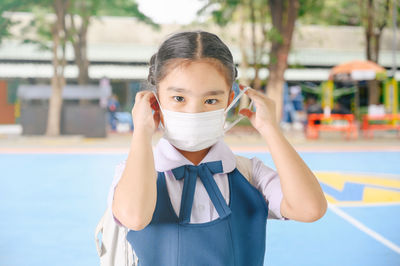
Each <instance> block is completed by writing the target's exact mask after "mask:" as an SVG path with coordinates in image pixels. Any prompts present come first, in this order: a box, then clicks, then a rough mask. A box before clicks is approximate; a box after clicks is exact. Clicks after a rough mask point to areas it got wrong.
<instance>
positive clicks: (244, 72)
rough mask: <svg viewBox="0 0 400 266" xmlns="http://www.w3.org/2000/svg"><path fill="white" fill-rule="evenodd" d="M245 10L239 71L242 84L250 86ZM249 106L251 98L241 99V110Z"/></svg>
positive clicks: (242, 10) (245, 96)
mask: <svg viewBox="0 0 400 266" xmlns="http://www.w3.org/2000/svg"><path fill="white" fill-rule="evenodd" d="M244 12H245V11H244V9H241V10H240V29H239V48H240V53H241V55H242V60H241V61H240V65H239V69H240V73H241V75H240V80H239V82H240V84H243V85H245V86H249V85H250V79H249V78H248V76H247V71H248V70H249V61H248V58H247V51H246V40H247V38H246V35H245V31H246V30H245V23H246V15H245V14H244ZM248 105H249V97H248V96H247V95H246V94H245V95H243V96H242V98H240V103H239V109H243V108H246V107H247V106H248Z"/></svg>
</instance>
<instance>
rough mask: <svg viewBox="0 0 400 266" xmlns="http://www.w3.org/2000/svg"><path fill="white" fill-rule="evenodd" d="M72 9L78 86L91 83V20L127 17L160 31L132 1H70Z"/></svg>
mask: <svg viewBox="0 0 400 266" xmlns="http://www.w3.org/2000/svg"><path fill="white" fill-rule="evenodd" d="M70 1H71V7H70V9H69V11H68V14H67V16H68V19H69V25H68V27H69V28H70V35H69V41H70V42H71V44H72V47H73V49H74V54H75V63H76V65H77V66H78V70H79V74H78V84H80V85H84V84H88V82H89V60H88V57H87V32H88V28H89V26H90V22H91V19H92V18H94V17H97V16H99V15H101V14H103V15H110V14H112V15H120V16H122V15H125V16H130V17H134V18H136V19H138V21H141V22H144V23H146V24H149V25H151V26H153V28H155V29H158V28H159V25H158V24H156V23H154V22H153V21H152V20H151V19H150V18H149V17H147V16H145V15H144V14H143V13H142V12H141V11H140V10H139V7H138V4H137V3H136V1H132V0H118V1H115V0H114V1H113V0H70Z"/></svg>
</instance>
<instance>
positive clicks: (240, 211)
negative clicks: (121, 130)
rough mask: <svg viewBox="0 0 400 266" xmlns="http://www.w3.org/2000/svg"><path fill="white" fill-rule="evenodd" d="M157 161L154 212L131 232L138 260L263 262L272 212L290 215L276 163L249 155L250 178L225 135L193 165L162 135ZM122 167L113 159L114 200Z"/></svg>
mask: <svg viewBox="0 0 400 266" xmlns="http://www.w3.org/2000/svg"><path fill="white" fill-rule="evenodd" d="M154 161H155V169H156V171H157V172H158V177H157V204H156V208H155V211H154V214H153V219H152V221H151V222H150V224H149V225H147V226H146V227H145V228H144V229H143V230H139V231H135V230H129V232H128V234H127V240H128V241H129V242H130V244H131V245H132V247H133V249H134V250H135V252H136V255H137V256H138V258H139V265H140V266H142V265H143V266H147V265H151V266H155V265H163V266H170V265H171V266H172V265H174V266H175V265H179V266H180V265H185V266H186V265H193V266H194V265H196V266H197V265H216V266H219V265H220V266H223V265H239V266H240V265H260V266H261V265H263V262H264V253H265V238H266V221H267V218H273V219H281V220H285V219H286V218H284V217H282V215H281V213H280V205H281V202H282V197H283V196H282V191H281V186H280V180H279V177H278V175H277V173H276V172H275V171H274V170H273V169H271V168H269V167H267V166H266V165H264V164H263V163H262V162H261V161H260V160H259V159H257V158H252V159H251V163H252V177H251V180H250V181H251V183H249V182H248V180H247V179H246V178H245V177H244V176H243V175H242V174H241V173H240V172H239V171H238V170H237V168H236V157H235V155H234V154H233V153H232V151H231V150H230V148H229V147H228V146H227V145H226V144H225V143H224V141H223V140H222V139H220V140H219V141H218V142H217V143H216V144H214V145H213V146H212V147H211V149H210V151H209V152H208V154H207V155H206V156H205V157H204V158H203V160H202V161H201V162H200V164H199V165H198V166H194V165H193V163H191V162H190V161H189V160H187V159H186V158H185V157H184V156H183V155H182V154H180V153H179V152H178V151H177V150H176V149H175V148H174V147H173V146H172V145H171V144H170V143H169V142H168V141H167V140H166V139H164V138H161V139H160V140H159V142H158V144H157V145H156V147H155V148H154ZM124 167H125V160H124V161H123V162H121V163H120V164H119V165H118V166H117V167H116V171H115V176H114V180H113V183H112V186H111V188H110V192H109V196H108V204H109V205H110V206H111V204H112V199H113V193H114V189H115V186H116V185H117V183H118V181H119V179H120V177H121V175H122V172H123V170H124ZM181 202H183V204H182V206H181ZM115 220H116V222H118V220H117V219H116V218H115ZM118 223H119V222H118Z"/></svg>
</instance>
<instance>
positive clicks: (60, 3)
mask: <svg viewBox="0 0 400 266" xmlns="http://www.w3.org/2000/svg"><path fill="white" fill-rule="evenodd" d="M117 4H118V5H117ZM110 7H112V9H113V8H114V9H115V8H123V9H124V10H125V11H124V12H127V14H128V13H129V14H131V15H132V16H135V17H137V18H138V19H139V20H140V21H143V22H145V23H148V24H151V25H153V26H154V27H156V28H157V26H158V25H156V24H155V23H153V22H152V21H151V20H150V19H149V18H148V17H146V16H145V15H144V14H142V13H141V12H140V11H139V9H138V5H137V4H136V2H134V1H131V0H119V1H111V0H87V1H85V0H34V1H28V0H2V2H1V3H0V12H1V13H0V14H1V17H0V41H1V40H2V39H3V38H5V37H10V31H9V29H10V27H11V26H12V25H13V24H15V23H17V22H15V21H13V20H12V12H14V11H27V10H28V11H30V10H33V12H34V14H35V16H34V19H32V20H31V21H30V23H29V25H28V26H27V27H25V28H24V29H23V33H24V32H28V31H30V30H33V31H34V32H35V34H34V37H33V38H26V39H25V40H24V42H25V43H34V44H37V45H38V46H39V48H41V49H48V50H51V51H52V53H53V58H52V64H53V77H52V79H51V85H52V94H51V97H50V101H49V111H48V120H47V128H46V135H47V136H57V135H59V134H60V118H61V109H62V91H63V88H64V86H65V77H64V70H65V66H66V64H67V60H66V46H67V43H68V42H70V43H71V44H72V46H73V48H74V53H75V62H76V64H77V66H78V69H79V75H78V83H79V84H87V83H88V80H89V77H88V67H89V61H88V59H87V52H86V51H87V30H88V27H89V24H90V19H91V18H92V17H93V16H96V14H97V13H98V12H99V11H100V10H103V12H106V11H104V10H107V9H108V8H110ZM49 14H52V15H50V16H49ZM67 20H68V21H69V23H68V22H67ZM77 20H78V21H77ZM49 41H50V42H49Z"/></svg>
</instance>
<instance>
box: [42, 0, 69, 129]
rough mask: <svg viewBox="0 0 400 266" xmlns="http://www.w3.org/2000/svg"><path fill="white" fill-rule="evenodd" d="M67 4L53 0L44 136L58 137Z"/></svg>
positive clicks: (62, 86)
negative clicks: (49, 92) (49, 81)
mask: <svg viewBox="0 0 400 266" xmlns="http://www.w3.org/2000/svg"><path fill="white" fill-rule="evenodd" d="M68 4H69V3H68V1H65V0H55V1H54V4H53V8H54V11H55V14H56V21H55V23H54V25H53V27H52V38H53V78H52V79H51V87H52V90H51V96H50V100H49V111H48V117H47V128H46V136H58V135H60V120H61V109H62V92H63V88H64V86H65V78H64V68H65V65H66V59H65V40H66V36H67V31H66V28H65V14H66V11H67V8H68ZM60 48H61V49H60Z"/></svg>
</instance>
